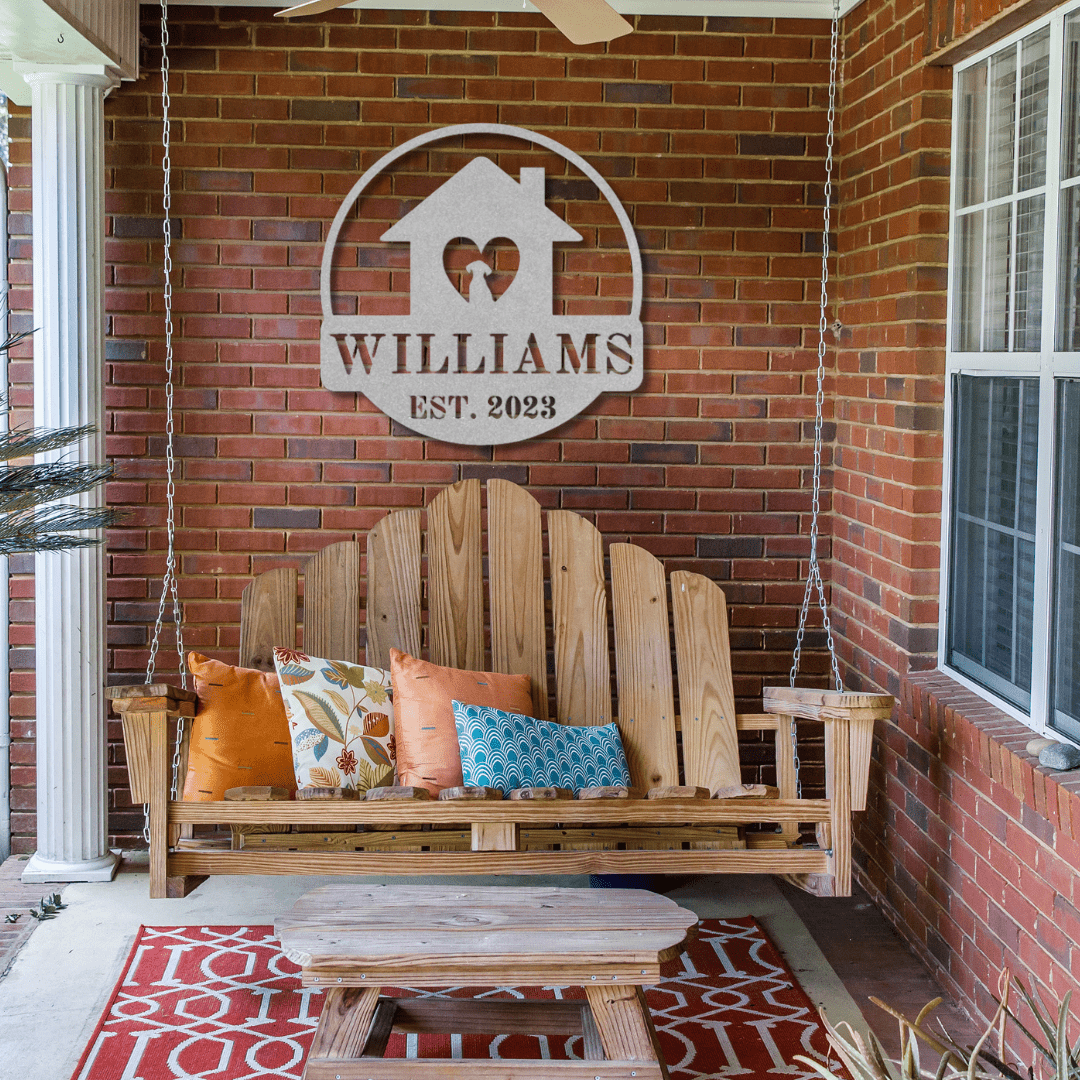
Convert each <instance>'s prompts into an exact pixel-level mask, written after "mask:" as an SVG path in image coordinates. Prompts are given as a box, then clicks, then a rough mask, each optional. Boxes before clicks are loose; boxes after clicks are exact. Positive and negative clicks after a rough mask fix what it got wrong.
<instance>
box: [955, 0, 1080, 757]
mask: <svg viewBox="0 0 1080 1080" xmlns="http://www.w3.org/2000/svg"><path fill="white" fill-rule="evenodd" d="M1076 11H1080V0H1074V2H1072V3H1069V4H1065V5H1063V6H1062V7H1060V8H1057V9H1056V10H1054V11H1053V12H1051V13H1050V14H1048V15H1045V16H1043V17H1042V18H1040V19H1035V20H1033V21H1032V22H1030V23H1028V24H1027V25H1026V26H1024V27H1023V28H1022V29H1020V30H1017V31H1016V32H1015V33H1013V34H1010V35H1009V36H1008V37H1005V38H1002V39H1001V40H1000V41H997V42H995V43H994V44H993V45H991V46H989V47H988V48H986V49H983V50H982V51H981V52H978V53H976V54H975V55H973V56H971V57H969V58H968V59H966V60H964V61H962V62H961V63H959V64H957V65H956V67H955V68H954V69H953V115H952V156H951V162H952V167H951V172H950V182H949V191H950V199H949V263H948V269H949V279H948V285H947V300H946V312H947V313H946V320H947V321H946V335H945V418H944V420H945V424H944V442H943V455H942V482H941V489H942V490H941V499H942V501H941V570H940V581H941V586H940V589H939V601H938V602H939V609H938V610H939V618H938V668H939V669H940V670H941V671H943V672H945V673H946V674H947V675H949V677H950V678H952V679H955V680H956V681H957V682H958V683H961V684H962V685H963V686H966V687H967V688H968V689H969V690H972V691H974V692H975V693H976V694H978V695H979V696H980V697H982V698H984V699H985V700H987V701H989V702H990V703H991V704H993V705H995V706H997V708H999V709H1001V711H1002V712H1005V713H1007V714H1008V715H1010V716H1012V717H1014V718H1015V719H1017V720H1019V721H1021V722H1022V723H1024V724H1026V725H1027V726H1028V727H1031V728H1033V729H1034V730H1035V731H1036V732H1038V733H1040V734H1044V735H1050V736H1052V737H1054V738H1057V739H1061V738H1068V737H1069V736H1068V735H1067V734H1066V733H1065V732H1063V731H1062V730H1061V729H1060V728H1052V727H1051V726H1050V712H1049V710H1050V674H1051V673H1050V665H1051V660H1052V656H1051V645H1052V640H1053V639H1052V627H1051V622H1052V614H1053V612H1052V607H1051V582H1052V577H1053V574H1052V570H1053V567H1052V558H1053V550H1052V549H1053V540H1054V505H1053V486H1054V466H1055V461H1054V456H1055V451H1056V429H1057V423H1056V420H1057V418H1056V415H1055V409H1056V389H1057V383H1056V381H1057V379H1059V378H1078V379H1080V352H1057V351H1056V350H1055V333H1056V329H1057V308H1056V298H1057V283H1058V272H1059V268H1058V243H1057V239H1058V223H1059V210H1060V202H1061V199H1060V194H1061V192H1062V190H1064V189H1066V188H1068V187H1072V186H1073V185H1074V184H1077V183H1080V179H1074V180H1069V181H1064V182H1063V181H1062V180H1061V135H1062V123H1063V119H1062V98H1063V95H1064V80H1063V71H1062V57H1063V55H1064V35H1065V20H1066V18H1067V17H1068V16H1069V15H1071V14H1073V13H1074V12H1076ZM1047 26H1049V27H1050V69H1049V101H1048V108H1047V118H1046V132H1047V136H1046V179H1045V182H1044V184H1043V186H1042V188H1032V189H1031V190H1030V191H1028V192H1025V193H1024V194H1025V196H1030V195H1034V194H1038V193H1039V192H1040V191H1042V192H1045V202H1044V207H1045V215H1046V217H1045V232H1044V236H1045V237H1046V238H1047V239H1046V248H1045V250H1044V252H1043V296H1042V301H1043V303H1042V331H1041V341H1040V350H1039V352H1037V353H1033V352H1023V353H1019V352H1011V353H1009V352H954V351H953V330H954V327H953V314H954V313H953V305H954V302H955V299H956V295H955V294H956V290H955V289H954V278H953V269H954V266H953V260H954V257H955V254H956V251H957V244H956V226H957V222H958V220H959V217H958V214H957V211H958V209H960V207H959V205H958V204H959V193H960V185H959V183H958V177H957V173H956V170H957V167H958V165H959V161H960V150H959V145H958V143H959V135H960V124H959V123H958V122H957V115H956V111H955V110H956V103H957V101H958V100H959V82H960V75H961V73H962V72H963V71H965V70H966V69H968V68H970V67H973V66H974V65H976V64H978V63H980V62H982V61H983V60H986V59H987V58H988V57H991V56H993V55H994V54H995V53H998V52H1000V51H1001V50H1002V49H1006V48H1008V47H1009V46H1015V45H1016V43H1017V42H1018V41H1020V40H1022V39H1023V38H1026V37H1029V36H1030V35H1032V34H1035V33H1038V32H1039V31H1040V30H1042V29H1043V28H1044V27H1047ZM1018 66H1019V65H1018ZM987 83H988V89H987V98H988V100H989V98H990V91H989V79H988V80H987ZM1017 128H1019V123H1017ZM988 130H989V129H988ZM987 152H989V148H988V149H987ZM1052 178H1053V179H1052ZM986 194H987V193H986V192H984V195H986ZM986 201H988V200H985V199H984V202H986ZM1013 257H1014V258H1015V251H1014V252H1013ZM983 272H984V273H985V262H984V264H983ZM1011 287H1012V286H1011V285H1010V288H1011ZM958 375H997V376H1001V377H1004V378H1028V379H1038V380H1039V436H1038V451H1037V452H1038V467H1037V474H1036V475H1037V480H1036V483H1037V495H1036V516H1035V567H1034V609H1033V617H1032V641H1031V650H1032V657H1031V712H1030V713H1025V712H1024V711H1023V710H1022V709H1020V708H1018V707H1017V706H1016V705H1014V704H1013V703H1012V702H1010V701H1006V700H1005V699H1004V698H1002V697H1000V696H999V695H997V694H995V693H994V692H993V691H992V690H989V689H987V687H985V686H983V685H982V684H981V683H978V682H976V681H975V680H974V679H972V678H971V677H969V676H968V675H965V674H964V672H962V671H959V670H958V669H957V668H955V667H953V666H952V665H950V664H949V663H948V627H949V614H950V613H949V601H950V580H949V569H950V567H949V562H950V558H949V557H950V553H951V546H952V525H953V522H952V499H953V466H954V459H955V454H954V446H953V427H954V415H955V408H956V401H955V391H954V384H955V382H956V376H958Z"/></svg>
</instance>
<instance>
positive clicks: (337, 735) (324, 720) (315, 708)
mask: <svg viewBox="0 0 1080 1080" xmlns="http://www.w3.org/2000/svg"><path fill="white" fill-rule="evenodd" d="M294 697H295V698H296V700H297V701H299V702H300V707H301V708H302V709H303V710H304V714H305V715H306V716H307V718H308V720H310V721H311V724H312V726H313V727H317V728H318V729H319V730H320V731H321V732H322V733H323V734H324V735H328V736H329V737H330V738H331V739H333V740H334V742H339V743H341V744H342V745H344V743H345V734H344V732H342V730H341V724H340V723H339V722H338V718H337V715H336V714H335V713H334V707H333V706H332V705H331V704H330V702H328V701H326V700H324V699H323V698H321V697H318V696H317V695H315V694H309V693H306V692H305V691H303V690H297V691H296V693H295V694H294Z"/></svg>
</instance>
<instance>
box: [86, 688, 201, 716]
mask: <svg viewBox="0 0 1080 1080" xmlns="http://www.w3.org/2000/svg"><path fill="white" fill-rule="evenodd" d="M105 697H106V698H108V699H109V700H110V701H112V706H113V709H114V710H115V711H116V712H118V713H120V714H121V715H124V714H125V713H152V712H166V713H168V714H169V715H170V716H172V717H177V716H194V715H195V703H196V702H197V701H198V700H199V698H198V695H197V694H196V693H195V691H194V690H184V689H183V688H182V687H179V686H169V685H168V683H149V684H146V683H136V684H133V685H131V686H107V687H106V688H105Z"/></svg>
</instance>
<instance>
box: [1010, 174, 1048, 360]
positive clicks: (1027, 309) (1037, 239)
mask: <svg viewBox="0 0 1080 1080" xmlns="http://www.w3.org/2000/svg"><path fill="white" fill-rule="evenodd" d="M1045 201H1046V197H1045V196H1044V195H1034V196H1032V197H1031V198H1030V199H1021V200H1020V201H1019V202H1018V203H1017V204H1016V317H1015V320H1014V322H1015V326H1016V330H1015V336H1014V337H1013V349H1015V350H1016V351H1017V352H1038V351H1039V349H1040V348H1041V347H1042V302H1043V298H1042V286H1043V227H1044V214H1043V206H1044V204H1045Z"/></svg>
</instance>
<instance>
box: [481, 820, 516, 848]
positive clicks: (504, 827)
mask: <svg viewBox="0 0 1080 1080" xmlns="http://www.w3.org/2000/svg"><path fill="white" fill-rule="evenodd" d="M517 846H518V827H517V825H515V824H513V822H508V821H500V822H494V823H491V824H484V823H481V822H475V821H474V822H473V826H472V850H473V851H517Z"/></svg>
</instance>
